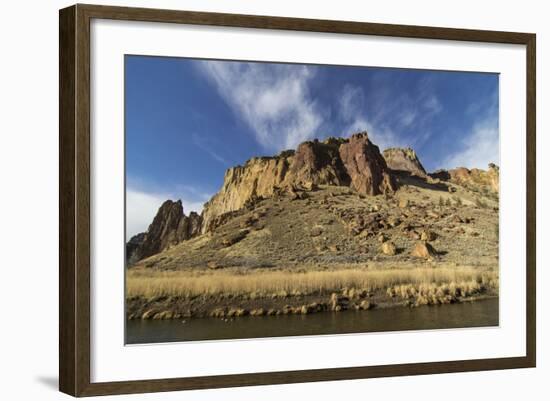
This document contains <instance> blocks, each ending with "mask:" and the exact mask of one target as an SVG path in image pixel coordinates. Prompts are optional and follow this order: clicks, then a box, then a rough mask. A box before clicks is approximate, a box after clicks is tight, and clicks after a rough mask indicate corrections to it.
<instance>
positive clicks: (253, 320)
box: [126, 298, 499, 344]
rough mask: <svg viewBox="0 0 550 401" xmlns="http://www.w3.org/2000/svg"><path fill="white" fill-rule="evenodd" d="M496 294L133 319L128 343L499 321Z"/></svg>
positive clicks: (482, 324) (484, 324)
mask: <svg viewBox="0 0 550 401" xmlns="http://www.w3.org/2000/svg"><path fill="white" fill-rule="evenodd" d="M498 316H499V303H498V298H493V299H487V300H483V301H476V302H464V303H460V304H452V305H440V306H423V307H419V308H405V307H395V308H388V309H373V310H369V311H346V312H340V313H333V312H322V313H315V314H310V315H280V316H265V317H240V318H236V319H233V320H231V321H227V322H225V321H223V320H221V319H215V318H198V319H187V320H186V321H182V320H139V319H137V320H129V321H127V322H126V336H127V338H126V343H127V344H144V343H159V342H174V341H197V340H227V339H240V338H260V337H282V336H300V335H319V334H344V333H365V332H380V331H403V330H423V329H446V328H465V327H487V326H497V325H498Z"/></svg>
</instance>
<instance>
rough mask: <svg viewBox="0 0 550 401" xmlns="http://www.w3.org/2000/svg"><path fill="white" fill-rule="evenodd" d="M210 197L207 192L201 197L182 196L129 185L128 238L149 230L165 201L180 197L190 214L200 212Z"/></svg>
mask: <svg viewBox="0 0 550 401" xmlns="http://www.w3.org/2000/svg"><path fill="white" fill-rule="evenodd" d="M208 198H209V196H207V195H206V194H202V195H200V198H195V197H182V196H181V195H179V196H178V195H177V194H174V193H163V192H149V191H143V190H140V189H136V188H133V187H128V188H127V190H126V240H129V239H130V238H131V237H132V236H134V235H136V234H138V233H140V232H144V231H147V228H148V227H149V224H151V222H152V221H153V218H154V217H155V215H156V214H157V211H158V209H159V208H160V206H161V205H162V203H163V202H164V201H166V200H168V199H171V200H177V199H180V200H181V202H182V205H183V211H184V213H185V214H187V215H189V212H191V211H194V212H197V213H200V212H201V211H202V208H203V204H204V202H205V201H206V200H207V199H208Z"/></svg>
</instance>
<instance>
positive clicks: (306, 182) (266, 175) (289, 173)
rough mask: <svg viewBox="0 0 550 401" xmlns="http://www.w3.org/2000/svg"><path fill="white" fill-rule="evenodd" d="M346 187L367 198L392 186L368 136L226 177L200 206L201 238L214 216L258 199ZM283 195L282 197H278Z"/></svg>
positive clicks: (315, 145) (303, 150) (304, 149)
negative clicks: (213, 193)
mask: <svg viewBox="0 0 550 401" xmlns="http://www.w3.org/2000/svg"><path fill="white" fill-rule="evenodd" d="M319 185H337V186H350V187H352V188H353V189H355V190H356V191H358V192H361V193H364V194H367V195H379V194H384V193H388V192H393V191H394V190H395V189H396V184H395V180H394V179H393V177H392V176H391V174H390V170H389V169H388V167H387V166H386V162H385V161H384V158H383V157H382V155H381V154H380V151H379V149H378V147H377V146H376V145H374V144H373V143H372V142H370V140H369V139H368V136H367V133H366V132H364V133H359V134H355V135H353V136H352V137H351V138H349V139H347V138H327V139H325V140H324V141H319V140H313V141H307V142H303V143H301V144H300V145H299V146H298V148H297V149H296V151H293V150H287V151H284V152H282V153H281V154H279V155H277V156H274V157H256V158H252V159H250V160H248V161H247V162H246V163H245V165H244V166H236V167H233V168H230V169H228V170H227V171H226V173H225V177H224V183H223V186H222V188H221V189H220V191H219V192H218V193H217V194H216V195H214V196H213V197H212V199H210V201H208V202H207V203H206V204H205V207H204V211H203V215H202V217H203V225H202V232H203V233H205V232H208V231H211V230H212V229H213V228H214V227H215V226H216V224H215V222H216V221H217V220H219V216H222V215H224V214H226V213H229V212H233V211H235V210H238V209H241V208H242V207H244V206H245V205H247V204H249V203H250V202H254V201H255V200H257V199H261V198H269V197H272V196H273V195H275V194H277V193H281V192H285V191H287V192H288V191H290V192H293V191H295V189H296V188H303V189H304V190H306V191H307V190H309V188H315V187H317V186H319ZM281 190H283V191H281Z"/></svg>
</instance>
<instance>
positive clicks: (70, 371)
mask: <svg viewBox="0 0 550 401" xmlns="http://www.w3.org/2000/svg"><path fill="white" fill-rule="evenodd" d="M94 18H98V19H110V20H127V21H143V22H164V23H175V24H178V23H179V24H193V25H209V26H221V27H241V28H260V29H262V28H266V29H276V30H288V31H309V32H324V33H341V34H356V35H375V36H391V37H400V38H420V39H441V40H452V41H473V42H489V43H504V44H519V45H525V46H526V54H527V58H526V60H525V62H526V71H527V82H526V88H527V93H526V99H527V109H526V110H527V119H526V122H525V124H526V132H527V135H526V140H527V177H526V182H527V193H526V197H527V198H526V202H527V216H526V219H527V227H526V233H527V242H526V244H525V246H526V254H527V259H526V262H525V263H526V283H527V288H526V294H527V299H526V327H525V332H526V351H527V352H526V356H523V357H511V358H494V359H476V360H460V361H440V362H430V363H410V364H399V365H382V366H365V367H346V368H330V369H315V370H303V371H302V370H300V371H281V372H265V373H262V372H258V373H250V374H231V375H223V376H201V377H181V378H167V379H155V380H135V381H121V382H101V383H92V382H91V380H90V362H91V355H90V340H91V335H90V296H91V294H90V210H91V207H90V173H91V171H90V21H91V20H92V19H94ZM59 29H60V36H59V50H60V53H59V57H60V64H59V65H60V70H59V85H60V86H59V93H60V103H59V125H60V142H59V151H60V165H59V182H60V185H59V225H60V234H59V255H60V265H59V277H60V278H59V280H60V281H59V284H60V285H59V317H60V319H59V322H60V325H59V358H60V361H59V388H60V391H62V392H64V393H67V394H70V395H73V396H94V395H105V394H123V393H143V392H156V391H174V390H189V389H205V388H219V387H235V386H251V385H264V384H281V383H298V382H314V381H325V380H345V379H363V378H374V377H389V376H401V375H420V374H433V373H449V372H465V371H481V370H493V369H511V368H527V367H534V366H535V362H536V307H535V300H536V293H535V288H536V271H535V270H536V267H535V249H536V248H535V247H536V234H535V232H536V226H535V221H536V200H535V199H536V187H535V185H536V184H535V182H536V165H535V159H536V156H535V146H536V142H535V120H536V108H535V107H536V106H535V98H536V95H535V73H536V71H535V68H536V61H535V48H536V44H535V43H536V37H535V35H534V34H530V33H514V32H495V31H482V30H467V29H450V28H435V27H421V26H404V25H389V24H372V23H362V22H348V21H328V20H313V19H298V18H282V17H267V16H252V15H236V14H218V13H202V12H192V11H169V10H155V9H141V8H125V7H110V6H95V5H80V4H79V5H74V6H72V7H68V8H65V9H62V10H61V11H60V14H59Z"/></svg>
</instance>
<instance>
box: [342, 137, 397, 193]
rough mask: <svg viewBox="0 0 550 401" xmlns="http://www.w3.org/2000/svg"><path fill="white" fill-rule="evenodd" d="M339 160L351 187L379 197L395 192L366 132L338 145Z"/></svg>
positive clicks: (378, 154)
mask: <svg viewBox="0 0 550 401" xmlns="http://www.w3.org/2000/svg"><path fill="white" fill-rule="evenodd" d="M340 158H341V159H342V162H343V164H344V166H345V168H346V171H347V172H348V174H349V176H350V177H351V187H353V188H354V189H355V190H356V191H358V192H360V193H364V194H367V195H379V194H384V193H390V192H393V191H395V190H396V184H395V180H394V178H393V177H392V176H391V174H390V171H389V169H388V166H387V165H386V161H385V160H384V158H383V157H382V155H381V154H380V150H379V149H378V146H376V145H374V144H373V143H372V142H371V141H370V140H369V138H368V135H367V133H366V132H364V133H359V134H355V135H353V136H352V137H351V138H350V139H349V141H348V142H346V143H343V144H341V145H340Z"/></svg>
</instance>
